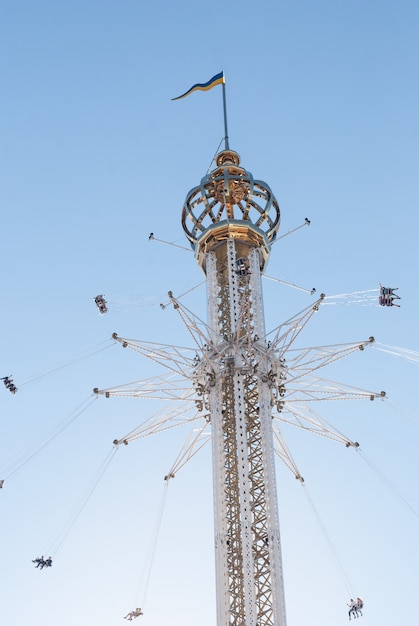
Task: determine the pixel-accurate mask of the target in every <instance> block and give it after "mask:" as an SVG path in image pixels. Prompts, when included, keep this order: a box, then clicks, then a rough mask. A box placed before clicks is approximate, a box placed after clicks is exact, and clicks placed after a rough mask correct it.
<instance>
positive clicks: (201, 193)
mask: <svg viewBox="0 0 419 626" xmlns="http://www.w3.org/2000/svg"><path fill="white" fill-rule="evenodd" d="M216 165H217V167H216V168H215V169H214V170H213V171H211V172H210V173H209V174H208V175H207V176H204V178H202V180H201V183H200V185H199V186H198V187H194V188H193V189H191V191H190V192H189V193H188V195H187V196H186V200H185V204H184V206H183V210H182V226H183V229H184V231H185V233H186V236H187V238H188V239H189V241H190V243H191V245H192V248H193V249H194V250H195V253H196V257H197V260H198V263H199V264H200V266H201V267H202V269H203V270H204V271H205V261H204V259H205V254H206V253H207V252H210V251H213V250H215V249H216V248H217V247H218V246H219V245H220V243H221V242H225V241H226V240H227V239H236V240H237V241H240V243H241V244H243V245H245V246H246V244H248V246H250V247H255V246H256V247H257V248H258V249H259V251H260V267H261V270H262V271H263V268H264V266H265V264H266V261H267V259H268V256H269V249H270V244H271V243H272V242H273V241H274V239H275V237H276V234H277V232H278V229H279V222H280V210H279V206H278V203H277V201H276V199H275V196H274V195H273V193H272V191H271V189H270V187H269V185H267V184H266V183H265V182H263V181H260V180H254V178H253V176H252V174H251V173H250V172H248V171H247V170H245V169H244V168H243V167H241V166H240V157H239V155H238V154H237V152H234V151H233V150H223V151H222V152H220V153H219V154H218V155H217V157H216Z"/></svg>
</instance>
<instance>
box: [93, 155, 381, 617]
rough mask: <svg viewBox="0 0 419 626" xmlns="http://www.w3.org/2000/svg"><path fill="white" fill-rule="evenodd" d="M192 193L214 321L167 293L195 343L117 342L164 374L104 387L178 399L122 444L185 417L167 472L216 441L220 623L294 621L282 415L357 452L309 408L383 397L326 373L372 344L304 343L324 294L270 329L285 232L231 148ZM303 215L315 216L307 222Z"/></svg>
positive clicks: (188, 219)
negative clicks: (275, 262)
mask: <svg viewBox="0 0 419 626" xmlns="http://www.w3.org/2000/svg"><path fill="white" fill-rule="evenodd" d="M216 162H217V167H216V169H215V170H214V171H213V172H211V173H210V174H209V175H208V176H206V177H204V178H203V179H202V181H201V184H200V186H199V187H196V188H194V189H192V191H191V192H189V194H188V196H187V198H186V201H185V205H184V207H183V212H182V224H183V228H184V230H185V233H186V236H187V237H188V239H189V241H190V243H191V245H192V247H193V248H194V250H195V255H196V259H197V261H198V263H199V265H200V266H201V268H202V270H203V272H204V274H205V275H206V282H207V296H208V297H207V301H208V315H207V319H208V321H207V322H203V321H202V320H200V319H198V318H197V317H196V316H195V315H194V314H193V313H192V312H191V311H189V310H188V309H187V308H186V307H185V306H184V305H183V303H181V302H180V301H179V300H177V299H176V298H175V297H174V296H173V294H172V293H171V292H169V294H168V295H169V299H170V302H171V303H172V304H173V307H174V309H175V310H176V311H177V312H178V313H179V315H180V317H181V319H182V320H183V322H184V324H185V325H186V327H187V329H188V330H189V332H190V336H191V338H192V340H193V344H194V345H193V347H192V348H182V347H180V346H165V345H162V344H157V343H151V342H144V341H136V340H131V339H122V338H120V337H118V336H117V335H116V334H115V335H114V336H113V337H114V339H115V341H116V342H118V343H121V344H122V346H123V347H125V348H127V347H129V348H131V349H133V350H135V351H136V352H138V353H140V354H141V355H143V356H145V357H147V358H148V359H151V360H152V361H154V362H156V363H158V364H160V365H162V366H163V367H164V368H165V369H166V372H167V373H166V375H160V376H158V377H156V378H154V379H148V380H146V381H142V382H134V383H130V384H128V385H123V386H121V387H113V388H110V389H102V390H99V389H95V392H96V393H98V394H103V395H105V396H107V397H110V396H132V397H135V398H146V399H158V400H170V401H173V402H174V407H173V405H172V406H171V407H170V408H165V409H160V411H159V412H158V413H156V414H155V415H153V416H152V417H151V418H150V419H149V420H147V421H145V422H144V423H143V424H141V425H140V426H139V427H138V428H136V429H135V430H134V431H132V432H131V433H128V434H127V435H125V436H124V437H122V438H121V439H118V440H115V442H114V443H115V444H116V445H119V444H122V443H125V444H127V443H129V442H130V441H133V440H134V439H138V438H141V437H145V436H148V435H151V434H153V433H156V432H160V431H162V430H166V429H168V428H173V427H175V426H178V425H181V424H191V425H192V430H191V434H190V436H189V438H188V440H187V441H186V443H185V445H184V447H183V448H182V450H181V451H180V453H179V455H178V457H177V458H176V460H175V462H174V464H173V465H172V467H171V469H170V470H169V472H168V474H167V475H166V477H165V478H166V479H167V480H169V479H170V478H172V477H173V476H174V475H175V474H176V472H177V471H179V469H180V468H181V467H182V466H183V465H185V463H187V462H188V461H189V460H190V459H191V458H192V457H193V456H194V455H195V454H196V453H197V452H198V451H199V450H200V449H201V448H202V446H203V445H205V443H206V442H207V441H208V440H210V439H211V441H212V457H213V480H214V519H215V557H216V589H217V624H218V626H275V625H276V626H286V614H285V599H284V586H283V573H282V558H281V541H280V532H279V519H278V505H277V490H276V482H275V465H274V453H275V452H276V453H277V455H278V456H279V457H280V459H281V460H282V461H283V462H284V463H285V465H286V466H287V467H288V468H289V469H290V470H291V471H292V472H293V473H294V475H295V476H296V477H297V478H298V479H299V480H303V479H302V477H301V474H300V472H299V470H298V468H297V466H296V464H295V462H294V460H293V458H292V456H291V454H290V452H289V450H288V448H287V446H286V443H285V441H284V438H283V436H282V432H281V429H280V424H281V422H284V423H289V424H292V425H294V426H296V427H299V428H303V429H306V430H309V431H311V432H313V433H316V434H318V435H320V436H324V437H328V438H330V439H333V440H335V441H338V442H340V443H343V444H344V445H346V446H348V447H350V446H352V447H357V446H358V444H357V442H354V441H351V440H350V439H348V438H347V437H345V436H344V435H343V434H342V433H340V432H338V431H337V430H336V429H334V428H333V427H332V426H331V425H330V424H327V423H326V422H325V421H324V420H323V419H322V418H321V417H320V416H319V415H318V414H317V413H316V411H315V410H314V409H313V408H312V407H313V405H314V403H316V402H318V401H320V400H341V399H375V398H377V397H383V395H385V394H384V392H379V393H376V392H371V391H365V390H360V389H356V388H354V387H348V386H346V385H342V384H339V383H336V382H334V381H331V380H325V379H322V378H320V377H319V376H318V372H319V370H321V369H322V368H323V367H325V366H327V365H329V364H331V363H333V362H334V361H336V360H338V359H341V358H344V357H346V356H348V355H350V354H352V353H353V352H355V351H357V350H363V349H364V348H365V347H366V346H367V345H369V344H371V343H372V342H373V338H372V337H370V338H369V339H367V340H366V341H361V342H356V343H351V344H344V345H334V346H320V347H319V346H317V347H309V348H303V349H299V348H297V347H296V341H297V339H298V338H299V336H300V334H301V332H302V331H303V329H304V327H305V326H306V324H307V323H308V322H309V321H310V319H311V317H312V316H313V315H314V314H315V313H316V312H317V311H318V310H319V307H320V306H321V304H322V303H324V299H325V296H323V295H321V296H320V298H319V299H318V300H317V302H315V303H314V305H312V306H310V307H308V308H306V309H304V310H303V311H301V312H300V313H299V314H298V315H296V316H294V317H292V318H291V319H290V320H288V321H286V322H285V323H283V324H282V325H280V326H279V327H278V328H276V329H275V330H273V331H272V332H270V333H269V335H267V333H266V331H265V321H264V309H263V298H262V287H261V277H262V274H263V270H264V267H265V265H266V262H267V260H268V257H269V253H270V246H271V244H272V242H273V240H274V239H275V237H276V234H277V231H278V228H279V217H280V212H279V206H278V204H277V202H276V200H275V198H274V196H273V195H272V192H271V190H270V189H269V187H268V186H267V185H266V184H265V183H262V182H261V181H254V180H253V177H252V176H251V174H249V172H247V171H246V170H244V169H243V168H241V167H240V165H239V164H240V157H239V156H238V154H237V153H235V152H233V151H231V150H225V151H223V152H222V153H220V154H219V155H218V156H217V159H216ZM306 221H307V220H306Z"/></svg>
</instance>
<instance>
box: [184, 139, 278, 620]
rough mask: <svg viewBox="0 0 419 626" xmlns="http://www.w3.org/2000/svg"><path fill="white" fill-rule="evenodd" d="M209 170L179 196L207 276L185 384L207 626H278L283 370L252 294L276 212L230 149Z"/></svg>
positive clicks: (258, 296)
mask: <svg viewBox="0 0 419 626" xmlns="http://www.w3.org/2000/svg"><path fill="white" fill-rule="evenodd" d="M216 164H217V167H216V169H214V170H213V171H212V172H211V173H210V174H209V175H208V176H206V177H204V178H203V179H202V181H201V184H200V185H199V187H196V188H194V189H192V190H191V191H190V192H189V194H188V196H187V198H186V201H185V205H184V207H183V212H182V225H183V228H184V230H185V233H186V235H187V237H188V239H189V241H190V243H191V245H192V247H193V249H194V251H195V255H196V259H197V261H198V263H199V265H200V267H201V268H202V270H203V271H204V273H205V275H206V280H207V296H208V326H209V328H210V337H209V339H210V341H209V343H208V345H207V346H206V348H205V349H204V351H203V353H202V355H201V357H200V358H199V359H198V360H197V365H196V374H195V376H196V381H195V384H196V389H197V392H198V395H200V396H202V399H203V403H204V405H205V406H206V407H207V408H208V410H209V415H210V421H211V430H212V450H213V453H212V456H213V477H214V513H215V552H216V579H217V583H216V586H217V624H218V626H227V625H229V624H231V625H234V626H256V625H257V626H270V625H273V624H277V625H278V626H285V625H286V616H285V602H284V588H283V575H282V559H281V542H280V532H279V518H278V506H277V492H276V483H275V466H274V444H273V433H272V404H273V395H275V394H273V391H272V389H273V386H275V389H276V390H278V385H276V380H277V379H278V380H279V379H281V378H284V374H282V372H281V371H280V370H281V366H280V364H279V363H278V362H277V361H276V360H275V359H274V358H273V356H270V350H269V346H268V344H267V343H266V340H265V323H264V309H263V299H262V289H261V275H262V273H263V271H264V268H265V266H266V263H267V260H268V257H269V252H270V244H271V243H272V241H273V240H274V239H275V237H276V234H277V231H278V228H279V219H280V211H279V207H278V204H277V202H276V200H275V197H274V196H273V194H272V192H271V190H270V189H269V187H268V185H266V184H265V183H263V182H261V181H256V180H253V178H252V176H251V174H250V173H249V172H247V171H246V170H245V169H243V168H242V167H241V166H240V158H239V155H238V154H237V153H236V152H233V151H232V150H224V151H223V152H221V153H220V154H219V155H218V156H217V158H216ZM273 383H275V384H274V385H273ZM280 388H281V387H280V386H279V389H280Z"/></svg>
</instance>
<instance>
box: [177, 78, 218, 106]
mask: <svg viewBox="0 0 419 626" xmlns="http://www.w3.org/2000/svg"><path fill="white" fill-rule="evenodd" d="M225 82H226V81H225V78H224V72H220V73H219V74H216V75H215V76H213V77H212V78H211V79H210V80H209V81H208V82H207V83H197V84H196V85H193V86H192V87H191V88H190V89H188V91H186V92H185V93H184V94H182V95H181V96H178V97H177V98H172V100H180V99H181V98H186V96H189V94H190V93H192V92H193V91H198V90H199V91H208V89H212V88H213V87H215V86H216V85H222V84H225Z"/></svg>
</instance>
